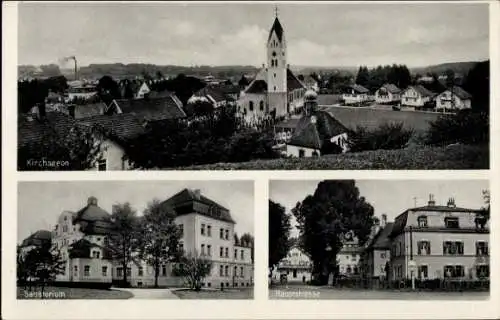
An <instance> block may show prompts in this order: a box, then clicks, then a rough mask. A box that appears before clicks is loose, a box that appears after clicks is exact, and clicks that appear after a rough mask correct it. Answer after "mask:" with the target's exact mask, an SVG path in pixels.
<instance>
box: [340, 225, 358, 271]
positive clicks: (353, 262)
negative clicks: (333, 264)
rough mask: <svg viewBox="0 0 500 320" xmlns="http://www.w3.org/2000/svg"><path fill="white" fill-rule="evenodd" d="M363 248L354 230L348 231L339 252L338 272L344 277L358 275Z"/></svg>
mask: <svg viewBox="0 0 500 320" xmlns="http://www.w3.org/2000/svg"><path fill="white" fill-rule="evenodd" d="M360 260H361V248H360V246H359V241H358V239H357V238H356V237H355V236H354V234H353V233H352V232H348V233H346V235H345V237H344V240H343V242H342V248H341V249H340V252H339V253H338V254H337V267H338V274H339V275H341V276H344V277H356V276H359V275H360V273H361V270H360Z"/></svg>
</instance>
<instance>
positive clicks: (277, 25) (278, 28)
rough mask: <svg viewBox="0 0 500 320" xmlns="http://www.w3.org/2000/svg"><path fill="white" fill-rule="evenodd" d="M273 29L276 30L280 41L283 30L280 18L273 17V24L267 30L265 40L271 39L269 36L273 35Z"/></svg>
mask: <svg viewBox="0 0 500 320" xmlns="http://www.w3.org/2000/svg"><path fill="white" fill-rule="evenodd" d="M273 31H274V32H276V36H277V37H278V40H279V41H281V40H282V39H283V34H284V30H283V27H282V26H281V23H280V20H279V19H278V17H276V19H274V23H273V26H272V27H271V30H270V31H269V37H268V38H267V41H269V40H271V37H272V35H273Z"/></svg>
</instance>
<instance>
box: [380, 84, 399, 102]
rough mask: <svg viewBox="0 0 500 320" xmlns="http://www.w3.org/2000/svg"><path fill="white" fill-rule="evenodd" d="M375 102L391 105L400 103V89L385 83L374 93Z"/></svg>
mask: <svg viewBox="0 0 500 320" xmlns="http://www.w3.org/2000/svg"><path fill="white" fill-rule="evenodd" d="M375 102H376V103H379V104H393V103H399V102H401V89H399V88H398V87H396V86H395V85H394V84H392V83H386V84H384V85H383V86H382V87H380V88H379V89H378V90H377V91H376V92H375Z"/></svg>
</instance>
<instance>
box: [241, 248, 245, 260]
mask: <svg viewBox="0 0 500 320" xmlns="http://www.w3.org/2000/svg"><path fill="white" fill-rule="evenodd" d="M240 256H241V260H245V251H243V250H241V252H240Z"/></svg>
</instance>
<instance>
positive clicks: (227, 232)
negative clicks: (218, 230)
mask: <svg viewBox="0 0 500 320" xmlns="http://www.w3.org/2000/svg"><path fill="white" fill-rule="evenodd" d="M226 240H229V230H226Z"/></svg>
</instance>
